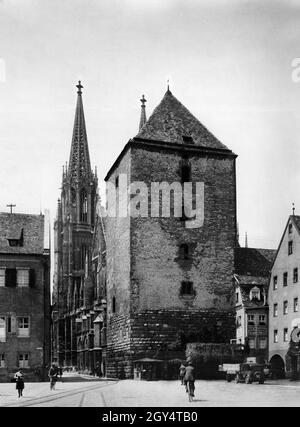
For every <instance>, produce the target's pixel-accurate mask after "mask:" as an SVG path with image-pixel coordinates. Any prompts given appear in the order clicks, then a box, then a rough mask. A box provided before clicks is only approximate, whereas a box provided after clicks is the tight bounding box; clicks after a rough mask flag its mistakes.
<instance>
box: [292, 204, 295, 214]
mask: <svg viewBox="0 0 300 427" xmlns="http://www.w3.org/2000/svg"><path fill="white" fill-rule="evenodd" d="M292 206H293V207H292V210H293V216H294V215H295V203H292Z"/></svg>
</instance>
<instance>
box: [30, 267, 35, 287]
mask: <svg viewBox="0 0 300 427" xmlns="http://www.w3.org/2000/svg"><path fill="white" fill-rule="evenodd" d="M29 286H30V287H31V288H33V287H34V286H35V270H34V269H33V268H31V269H30V271H29Z"/></svg>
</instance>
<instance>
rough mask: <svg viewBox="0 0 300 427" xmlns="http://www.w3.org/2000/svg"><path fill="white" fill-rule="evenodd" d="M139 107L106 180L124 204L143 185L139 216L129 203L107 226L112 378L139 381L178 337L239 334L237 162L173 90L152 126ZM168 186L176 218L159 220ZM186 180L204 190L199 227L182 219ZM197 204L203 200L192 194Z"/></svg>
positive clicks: (225, 338) (224, 338) (212, 338)
mask: <svg viewBox="0 0 300 427" xmlns="http://www.w3.org/2000/svg"><path fill="white" fill-rule="evenodd" d="M141 101H142V109H141V119H140V124H139V133H138V134H137V136H136V137H134V138H132V139H131V140H130V141H129V142H128V143H127V144H126V145H125V147H124V149H123V150H122V152H121V154H120V155H119V157H118V158H117V160H116V161H115V163H114V164H113V165H112V167H111V168H110V170H109V172H108V174H107V176H106V178H105V179H106V181H107V183H108V184H109V185H108V188H110V187H111V184H113V185H114V186H115V188H116V194H117V198H116V200H117V204H118V203H120V194H122V195H123V198H124V195H125V194H127V192H128V191H130V192H131V191H133V190H132V189H133V188H136V186H138V187H139V188H138V191H137V195H138V199H137V200H138V202H137V206H136V207H135V210H134V214H133V215H132V214H131V213H130V212H128V211H127V214H126V215H125V214H124V210H123V207H124V203H122V206H121V205H120V204H119V206H118V205H117V209H116V212H117V215H116V217H113V216H112V217H110V216H109V215H108V217H107V221H106V248H107V332H108V335H107V375H108V376H110V377H123V376H125V377H127V378H130V377H132V376H133V362H134V360H137V359H143V358H153V357H157V354H158V353H157V352H158V351H159V350H163V349H164V350H163V351H162V353H161V354H163V355H164V356H165V355H166V354H167V352H168V351H171V349H174V348H176V345H177V344H178V342H179V341H181V342H182V343H183V344H184V343H186V342H191V341H197V342H203V343H208V342H210V343H222V342H229V341H230V339H231V338H234V337H235V312H234V303H233V286H232V283H233V274H234V249H235V246H236V237H237V227H236V176H235V160H236V157H237V156H236V155H235V154H234V153H233V152H232V151H231V150H230V149H228V148H227V147H226V146H225V145H224V144H222V143H221V142H220V141H219V140H218V139H217V138H216V137H215V136H214V135H212V133H211V132H209V131H208V129H206V128H205V127H204V126H203V125H202V124H201V123H200V122H199V120H198V119H196V118H195V117H194V116H193V115H192V114H191V113H190V112H189V111H188V109H187V108H186V107H185V106H184V105H182V104H181V103H180V102H179V101H178V99H176V98H175V96H174V95H173V94H172V93H171V91H170V90H169V88H168V90H167V92H166V94H165V95H164V97H163V99H162V101H161V102H160V104H159V105H158V106H157V107H156V109H155V110H154V112H153V113H152V115H151V116H150V117H149V119H148V120H146V112H145V99H144V97H143V98H142V100H141ZM124 182H125V185H124ZM126 183H127V184H128V185H126ZM161 184H162V185H164V186H166V185H167V186H169V189H170V190H171V189H172V192H173V196H172V197H173V202H171V211H170V212H171V214H170V215H169V216H166V215H165V216H164V215H163V214H162V212H163V209H165V205H164V204H163V200H166V199H165V198H166V197H167V194H166V190H164V188H165V187H163V186H162V187H160V190H161V191H160V193H156V195H154V193H152V188H155V186H157V185H161ZM185 184H191V186H192V188H194V190H193V191H195V188H196V189H197V185H198V189H199V191H200V198H199V200H200V202H199V203H200V211H199V218H198V219H199V221H198V223H197V224H196V223H195V222H193V221H194V220H193V219H192V218H190V217H189V216H188V215H187V212H186V211H185V210H184V211H183V210H182V209H181V213H180V212H179V215H175V204H174V203H175V202H174V200H175V196H176V197H177V196H178V194H179V193H180V191H181V189H182V188H184V185H185ZM132 185H133V186H132ZM195 194H196V195H195ZM132 196H135V197H134V199H135V198H136V194H133V193H132V192H131V195H130V196H129V200H128V204H129V205H130V206H131V207H132ZM169 196H171V195H170V193H169ZM179 196H180V198H179V203H181V201H182V200H183V202H182V203H183V204H182V206H183V205H184V199H182V193H180V194H179ZM130 197H131V199H130ZM172 197H171V199H172ZM192 201H193V203H195V202H197V193H195V192H193V196H192ZM157 202H158V203H159V209H158V210H156V211H153V204H154V203H157ZM172 203H173V214H172ZM125 205H126V204H125ZM182 206H179V207H180V208H181V207H182ZM177 207H178V206H177ZM120 211H122V214H121V215H118V212H120ZM182 348H184V347H182ZM183 357H184V353H183ZM157 358H159V357H157Z"/></svg>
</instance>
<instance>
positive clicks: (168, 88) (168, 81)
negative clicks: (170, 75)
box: [167, 79, 170, 92]
mask: <svg viewBox="0 0 300 427" xmlns="http://www.w3.org/2000/svg"><path fill="white" fill-rule="evenodd" d="M167 92H170V79H168V80H167Z"/></svg>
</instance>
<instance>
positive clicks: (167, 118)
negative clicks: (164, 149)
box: [136, 88, 228, 149]
mask: <svg viewBox="0 0 300 427" xmlns="http://www.w3.org/2000/svg"><path fill="white" fill-rule="evenodd" d="M136 138H141V139H150V140H155V141H164V142H173V143H177V144H178V143H179V144H186V143H189V144H195V145H197V146H202V147H209V148H216V149H228V148H227V147H226V146H225V145H224V144H222V143H221V142H220V141H219V140H218V139H217V138H216V137H215V136H214V135H213V134H212V133H211V132H210V131H209V130H208V129H206V127H205V126H203V125H202V123H200V122H199V120H198V119H196V117H194V116H193V115H192V113H191V112H190V111H189V110H188V109H187V108H186V107H185V106H184V105H182V104H181V102H179V101H178V99H177V98H175V96H174V95H173V94H172V92H171V91H170V90H169V88H168V90H167V92H166V93H165V96H164V97H163V99H162V101H161V102H160V104H159V105H158V106H157V107H156V108H155V110H154V111H153V113H152V115H151V116H150V117H149V119H148V121H147V122H146V124H145V125H144V126H143V127H142V128H141V129H140V131H139V133H138V135H137V136H136Z"/></svg>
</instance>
